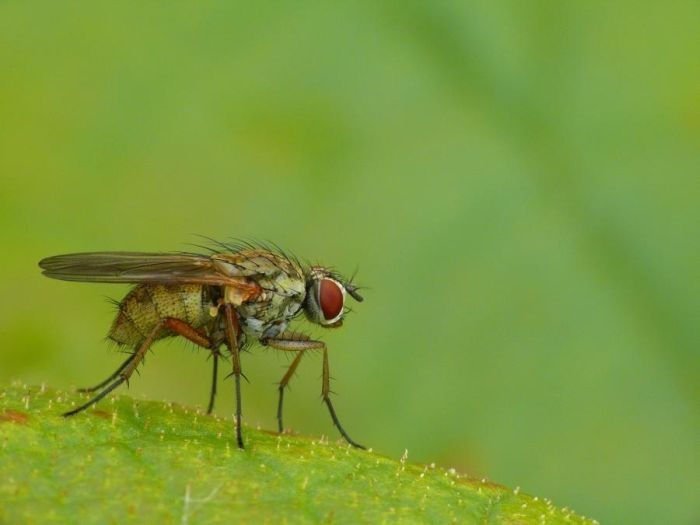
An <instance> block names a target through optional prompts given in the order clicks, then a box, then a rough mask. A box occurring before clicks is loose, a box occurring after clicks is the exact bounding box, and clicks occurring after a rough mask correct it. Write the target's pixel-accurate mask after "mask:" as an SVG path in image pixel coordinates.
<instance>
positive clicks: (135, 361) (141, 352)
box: [63, 321, 165, 417]
mask: <svg viewBox="0 0 700 525" xmlns="http://www.w3.org/2000/svg"><path fill="white" fill-rule="evenodd" d="M164 326H165V321H161V322H159V323H158V324H157V325H156V326H155V327H154V328H153V329H152V330H151V332H150V333H149V334H148V336H147V337H146V339H144V340H143V342H142V343H141V344H140V345H139V347H138V349H137V350H136V352H134V354H133V355H132V356H131V358H130V359H129V360H128V361H127V363H126V365H125V366H123V367H122V368H121V370H119V371H118V372H117V376H118V378H117V379H116V380H115V381H114V382H112V383H111V384H110V385H109V386H107V388H105V389H104V390H102V391H101V392H100V393H99V394H97V395H96V396H95V397H93V398H92V399H90V401H88V402H87V403H84V404H82V405H80V406H79V407H77V408H74V409H73V410H69V411H68V412H65V413H64V414H63V416H64V417H68V416H74V415H75V414H77V413H78V412H82V411H83V410H85V409H86V408H88V407H90V406H92V405H94V404H95V403H97V402H98V401H99V400H100V399H102V398H103V397H105V396H106V395H107V394H109V393H110V392H111V391H112V390H114V389H115V388H117V387H118V386H119V385H121V384H122V383H124V382H125V381H128V380H129V378H130V377H131V374H133V373H134V370H136V367H137V366H139V364H140V363H141V361H142V360H143V358H144V356H145V355H146V352H147V351H148V349H149V348H150V346H151V345H152V344H153V342H154V341H155V339H156V337H157V336H158V334H159V333H160V331H161V330H162V329H163V327H164Z"/></svg>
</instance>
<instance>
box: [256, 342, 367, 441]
mask: <svg viewBox="0 0 700 525" xmlns="http://www.w3.org/2000/svg"><path fill="white" fill-rule="evenodd" d="M262 343H263V344H264V345H267V346H271V347H272V348H276V349H277V350H283V351H286V352H299V353H298V354H297V356H296V357H295V358H294V361H292V364H291V365H290V366H289V370H287V373H286V374H285V375H284V377H283V378H282V381H280V385H279V403H278V405H277V421H278V425H279V429H280V432H282V429H283V428H284V427H283V425H282V402H283V399H284V389H285V387H286V386H287V384H288V383H289V380H290V379H291V378H292V375H293V374H294V372H295V370H296V368H297V366H299V361H301V357H302V356H303V355H304V352H305V351H306V350H318V349H322V350H323V385H322V387H321V396H322V397H323V402H324V403H325V404H326V406H327V407H328V411H329V412H330V415H331V419H332V420H333V424H334V425H335V427H336V428H337V429H338V431H339V432H340V434H341V435H342V436H343V438H345V441H347V442H348V443H350V444H351V445H352V446H353V447H357V448H361V449H364V448H365V447H364V446H362V445H360V444H359V443H357V442H356V441H355V440H353V439H352V438H351V437H350V436H349V435H348V433H347V432H346V431H345V429H344V428H343V426H342V425H341V424H340V420H339V419H338V416H337V414H336V413H335V408H334V407H333V402H332V401H331V398H330V393H331V376H330V372H329V367H328V349H327V348H326V344H325V343H324V342H323V341H314V340H312V339H310V338H309V337H308V336H306V335H304V334H298V333H295V334H289V335H288V334H282V335H281V336H280V337H278V338H269V339H265V340H264V341H262Z"/></svg>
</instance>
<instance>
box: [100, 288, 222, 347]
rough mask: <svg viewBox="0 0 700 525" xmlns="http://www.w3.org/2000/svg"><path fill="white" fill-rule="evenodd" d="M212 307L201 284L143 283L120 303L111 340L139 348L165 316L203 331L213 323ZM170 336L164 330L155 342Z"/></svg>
mask: <svg viewBox="0 0 700 525" xmlns="http://www.w3.org/2000/svg"><path fill="white" fill-rule="evenodd" d="M211 306H212V303H211V301H210V300H209V298H208V294H207V293H206V290H205V289H204V288H203V287H202V286H201V285H198V284H140V285H138V286H136V287H135V288H134V289H133V290H131V291H130V292H129V293H128V294H127V295H126V297H124V299H123V300H122V302H121V303H120V304H119V312H118V313H117V317H116V319H115V320H114V323H113V324H112V328H111V329H110V331H109V334H108V337H109V338H110V339H112V340H113V341H115V342H116V343H119V344H124V345H129V346H136V345H138V344H140V343H141V342H142V341H143V340H144V339H145V338H146V337H147V336H148V334H149V333H150V332H151V331H152V330H153V329H154V328H155V327H156V326H157V325H158V323H160V321H161V320H162V319H164V318H166V317H174V318H176V319H180V320H182V321H185V322H186V323H187V324H189V325H191V326H192V327H194V328H201V327H203V326H204V325H205V324H207V323H209V322H210V321H211V317H210V316H209V308H210V307H211ZM170 335H172V334H171V333H170V332H168V331H166V330H164V331H163V333H162V334H159V335H158V336H157V337H156V339H162V338H164V337H168V336H170Z"/></svg>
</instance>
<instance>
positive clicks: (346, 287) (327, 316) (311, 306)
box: [304, 266, 363, 328]
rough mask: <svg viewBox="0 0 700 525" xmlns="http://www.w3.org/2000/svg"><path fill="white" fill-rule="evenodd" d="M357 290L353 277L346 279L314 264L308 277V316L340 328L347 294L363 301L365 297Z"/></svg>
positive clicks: (328, 325) (306, 300) (329, 325)
mask: <svg viewBox="0 0 700 525" xmlns="http://www.w3.org/2000/svg"><path fill="white" fill-rule="evenodd" d="M357 290H358V287H357V286H355V285H354V284H353V283H352V279H350V280H349V281H346V280H345V279H343V278H342V277H340V276H339V275H337V274H336V273H334V272H332V271H330V270H329V269H327V268H323V267H322V266H312V267H311V268H310V271H309V272H308V274H307V277H306V299H305V300H304V312H305V313H306V317H307V318H308V319H309V321H311V322H312V323H317V324H320V325H321V326H323V327H325V328H338V327H339V326H341V325H342V324H343V315H344V314H345V312H346V306H345V298H346V297H347V295H350V297H352V298H353V299H355V300H356V301H357V302H362V300H363V298H362V296H361V295H360V294H359V293H358V291H357Z"/></svg>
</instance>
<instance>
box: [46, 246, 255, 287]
mask: <svg viewBox="0 0 700 525" xmlns="http://www.w3.org/2000/svg"><path fill="white" fill-rule="evenodd" d="M39 266H40V267H41V268H42V270H43V274H44V275H46V276H47V277H51V278H52V279H61V280H64V281H81V282H96V283H191V284H211V285H229V286H236V285H240V286H246V285H244V284H243V283H242V282H241V279H240V278H236V277H237V276H232V275H225V274H223V273H222V272H221V271H220V270H221V267H220V265H217V264H216V262H215V261H214V260H212V259H211V258H210V257H208V256H205V255H197V254H179V253H143V252H91V253H90V252H89V253H72V254H66V255H56V256H54V257H47V258H46V259H42V260H41V261H39Z"/></svg>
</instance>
